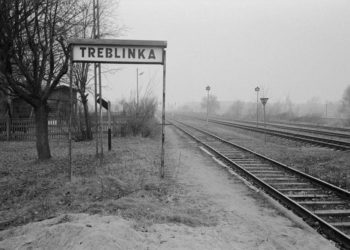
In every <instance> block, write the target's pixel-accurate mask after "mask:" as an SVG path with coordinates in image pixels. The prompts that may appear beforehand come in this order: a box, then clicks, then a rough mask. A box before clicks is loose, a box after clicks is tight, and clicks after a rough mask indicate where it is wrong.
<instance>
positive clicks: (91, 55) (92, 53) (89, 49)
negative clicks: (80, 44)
mask: <svg viewBox="0 0 350 250" xmlns="http://www.w3.org/2000/svg"><path fill="white" fill-rule="evenodd" d="M88 51H89V53H88V54H89V55H88V57H95V48H91V47H89V48H88Z"/></svg>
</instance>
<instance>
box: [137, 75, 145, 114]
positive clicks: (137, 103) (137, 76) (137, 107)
mask: <svg viewBox="0 0 350 250" xmlns="http://www.w3.org/2000/svg"><path fill="white" fill-rule="evenodd" d="M142 74H143V72H139V68H136V113H137V110H138V108H139V76H140V75H142Z"/></svg>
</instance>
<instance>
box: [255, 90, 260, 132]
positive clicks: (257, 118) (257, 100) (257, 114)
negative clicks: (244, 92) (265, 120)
mask: <svg viewBox="0 0 350 250" xmlns="http://www.w3.org/2000/svg"><path fill="white" fill-rule="evenodd" d="M255 91H256V127H258V126H259V91H260V88H259V86H257V87H256V88H255Z"/></svg>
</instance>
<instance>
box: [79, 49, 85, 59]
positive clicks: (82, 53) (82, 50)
mask: <svg viewBox="0 0 350 250" xmlns="http://www.w3.org/2000/svg"><path fill="white" fill-rule="evenodd" d="M80 50H81V57H84V56H85V54H84V52H85V50H86V48H85V47H80Z"/></svg>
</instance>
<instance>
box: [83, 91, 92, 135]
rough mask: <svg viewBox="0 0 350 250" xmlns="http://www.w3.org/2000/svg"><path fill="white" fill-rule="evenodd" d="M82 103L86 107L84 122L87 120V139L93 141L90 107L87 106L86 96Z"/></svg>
mask: <svg viewBox="0 0 350 250" xmlns="http://www.w3.org/2000/svg"><path fill="white" fill-rule="evenodd" d="M81 102H82V104H83V107H84V120H85V127H86V139H87V140H92V131H91V125H90V118H89V107H88V104H87V98H86V96H82V98H81Z"/></svg>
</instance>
